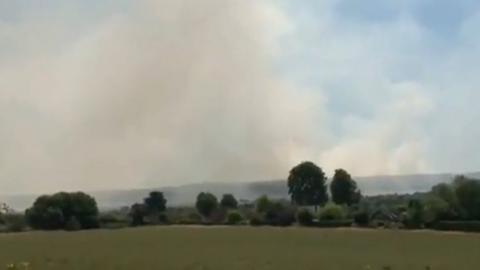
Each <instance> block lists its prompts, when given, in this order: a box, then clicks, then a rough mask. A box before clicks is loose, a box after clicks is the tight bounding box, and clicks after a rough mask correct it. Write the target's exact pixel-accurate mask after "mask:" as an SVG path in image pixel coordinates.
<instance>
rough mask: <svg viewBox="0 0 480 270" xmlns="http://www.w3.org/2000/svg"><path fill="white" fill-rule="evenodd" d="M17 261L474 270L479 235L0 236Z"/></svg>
mask: <svg viewBox="0 0 480 270" xmlns="http://www.w3.org/2000/svg"><path fill="white" fill-rule="evenodd" d="M23 261H27V262H29V263H30V264H31V269H34V270H35V269H41V270H44V269H63V270H66V269H68V270H70V269H79V270H80V269H82V270H87V269H95V270H109V269H117V270H123V269H125V270H127V269H128V270H152V269H166V270H175V269H179V270H180V269H181V270H197V269H198V270H201V269H202V270H207V269H208V270H227V269H228V270H232V269H239V270H240V269H241V270H251V269H259V270H260V269H264V270H269V269H272V270H273V269H275V270H283V269H284V270H293V269H296V270H303V269H315V270H321V269H339V270H340V269H341V270H350V269H352V270H353V269H405V270H413V269H419V270H420V269H421V270H425V269H428V268H427V266H429V267H430V269H432V270H437V269H438V270H441V269H444V270H447V269H449V270H461V269H465V270H474V269H480V235H475V234H446V233H438V232H406V231H368V230H335V229H331V230H330V229H329V230H326V229H303V228H250V227H237V228H233V227H231V228H220V227H212V228H195V227H192V228H186V227H148V228H140V229H123V230H116V231H102V230H99V231H87V232H75V233H67V232H33V233H24V234H8V235H7V234H5V235H0V263H1V267H4V265H6V264H8V263H13V262H23ZM1 267H0V269H3V268H1ZM388 267H390V268H388Z"/></svg>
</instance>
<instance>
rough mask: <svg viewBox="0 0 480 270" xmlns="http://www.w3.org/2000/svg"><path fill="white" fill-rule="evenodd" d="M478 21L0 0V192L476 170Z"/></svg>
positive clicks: (433, 5) (396, 13)
mask: <svg viewBox="0 0 480 270" xmlns="http://www.w3.org/2000/svg"><path fill="white" fill-rule="evenodd" d="M432 10H435V12H432ZM479 27H480V3H477V2H475V1H470V0H463V1H456V2H455V3H453V2H451V1H448V0H439V1H432V0H422V1H414V0H406V1H404V0H394V1H389V2H388V3H387V2H385V1H377V0H375V1H361V2H355V3H353V2H351V1H346V0H322V1H313V0H307V1H301V2H299V1H293V0H278V1H274V0H264V1H263V0H261V1H257V0H242V1H238V0H204V1H194V0H183V1H177V0H158V1H155V0H138V1H127V0H119V1H113V0H98V1H92V0H73V1H54V0H46V1H35V0H25V1H6V0H3V1H2V0H0V60H1V61H0V106H1V108H2V113H1V114H0V193H1V194H6V193H14V194H25V193H38V192H50V191H51V192H53V191H57V190H111V189H131V188H142V187H143V188H154V187H159V185H161V186H179V185H183V184H191V183H201V182H222V181H224V182H230V183H232V182H242V181H256V180H261V179H265V180H268V179H280V178H286V177H287V174H288V171H289V170H290V168H291V167H293V166H294V165H296V164H298V163H299V162H301V161H304V160H311V161H314V162H315V163H317V164H318V165H319V166H321V167H322V168H323V169H324V170H325V171H326V172H327V174H328V175H329V176H331V174H332V172H333V171H334V170H335V169H336V168H345V169H346V170H348V171H349V172H350V173H351V174H352V175H355V176H364V175H367V176H368V175H402V174H418V173H427V174H430V173H448V172H452V173H457V172H459V173H461V172H477V171H480V167H479V166H478V164H480V144H478V142H477V140H478V138H479V137H480V126H479V125H476V124H477V123H479V120H480V111H479V110H478V109H476V107H477V106H476V105H477V103H478V100H480V91H478V89H477V88H478V85H479V84H480V77H479V76H478V75H479V74H480V70H479V67H478V62H479V60H480V37H479V36H478V34H477V32H478V30H477V29H478V28H479Z"/></svg>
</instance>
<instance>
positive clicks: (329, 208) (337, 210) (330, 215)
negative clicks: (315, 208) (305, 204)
mask: <svg viewBox="0 0 480 270" xmlns="http://www.w3.org/2000/svg"><path fill="white" fill-rule="evenodd" d="M345 217H346V212H345V210H344V209H343V207H342V206H340V205H336V204H333V203H329V204H327V205H326V206H325V207H323V208H322V209H321V210H320V215H319V218H320V220H321V221H325V220H343V219H345Z"/></svg>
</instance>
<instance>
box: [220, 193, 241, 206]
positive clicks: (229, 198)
mask: <svg viewBox="0 0 480 270" xmlns="http://www.w3.org/2000/svg"><path fill="white" fill-rule="evenodd" d="M220 205H221V206H222V207H223V208H225V209H237V207H238V201H237V199H236V198H235V196H233V195H232V194H223V197H222V199H221V200H220Z"/></svg>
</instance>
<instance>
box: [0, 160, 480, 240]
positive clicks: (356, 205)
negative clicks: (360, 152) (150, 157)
mask: <svg viewBox="0 0 480 270" xmlns="http://www.w3.org/2000/svg"><path fill="white" fill-rule="evenodd" d="M327 180H328V179H327V177H326V174H325V172H324V171H323V170H322V169H321V168H320V167H319V166H317V165H316V164H314V163H313V162H309V161H307V162H302V163H300V164H299V165H297V166H295V167H294V168H292V169H291V170H290V172H289V175H288V178H287V181H286V185H287V186H288V194H289V196H290V200H285V199H277V200H274V199H271V198H268V197H267V196H265V195H264V196H261V197H260V198H258V199H257V200H255V201H253V202H242V203H239V201H238V199H237V198H235V196H234V195H233V194H223V196H221V198H220V199H218V198H217V197H216V196H215V195H214V194H212V193H210V192H201V193H199V194H198V195H197V197H196V199H195V206H194V207H169V206H168V201H167V199H166V198H165V196H164V194H163V193H162V192H161V191H153V192H151V193H150V194H148V195H147V196H146V197H145V198H144V199H143V201H142V202H137V203H134V204H133V205H131V206H129V207H125V208H122V209H117V210H111V211H105V212H100V211H99V209H98V206H97V203H96V201H95V198H93V197H92V196H90V195H88V194H85V193H83V192H73V193H67V192H59V193H56V194H53V195H43V196H40V197H38V198H37V199H36V200H35V202H34V203H33V205H32V206H31V207H30V208H28V209H27V210H26V211H25V214H24V215H20V214H18V213H15V214H14V213H11V212H10V213H9V212H8V211H6V210H0V213H2V212H3V214H0V224H1V223H3V224H7V225H8V226H10V227H9V230H11V231H20V230H23V229H25V228H26V227H27V226H28V227H29V228H31V229H38V230H72V231H73V230H82V229H93V228H100V227H102V228H121V227H126V226H144V225H161V224H165V225H167V224H203V225H211V224H227V225H252V226H260V225H271V226H290V225H293V224H299V225H302V226H316V227H338V226H347V227H348V226H360V227H387V228H407V229H408V228H415V229H421V228H432V229H445V230H469V231H480V223H479V222H477V221H478V220H480V181H479V180H475V179H469V178H466V177H464V176H458V177H456V178H455V179H454V181H453V182H452V183H448V184H447V183H444V184H439V185H436V186H434V187H432V189H431V191H429V192H426V193H415V194H410V195H397V194H393V195H379V196H362V194H361V191H360V190H359V188H358V186H357V183H356V182H355V180H354V179H353V178H352V176H351V175H350V174H349V173H348V172H347V171H346V170H344V169H337V170H335V173H334V175H333V177H332V180H331V181H330V182H329V183H328V182H327ZM2 209H4V208H2ZM8 226H7V227H8Z"/></svg>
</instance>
